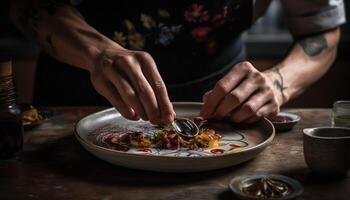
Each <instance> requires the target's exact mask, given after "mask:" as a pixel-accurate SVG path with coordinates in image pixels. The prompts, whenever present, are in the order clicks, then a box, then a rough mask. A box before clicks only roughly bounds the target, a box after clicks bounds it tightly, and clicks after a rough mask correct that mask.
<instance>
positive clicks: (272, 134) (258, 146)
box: [74, 102, 276, 159]
mask: <svg viewBox="0 0 350 200" xmlns="http://www.w3.org/2000/svg"><path fill="white" fill-rule="evenodd" d="M171 103H172V105H173V106H176V105H194V106H200V105H203V103H202V102H171ZM110 110H115V111H116V112H117V114H120V113H119V111H118V110H116V109H115V108H114V107H111V108H107V109H104V110H101V111H98V112H95V113H91V114H89V115H87V116H85V117H83V118H81V119H80V120H79V121H78V122H77V123H75V124H74V136H75V137H76V138H77V140H78V141H79V142H80V143H84V144H85V145H87V146H89V147H92V148H95V149H98V150H101V151H107V152H111V153H115V154H119V155H121V156H125V155H126V156H135V157H142V158H145V157H155V158H172V159H174V158H176V159H191V158H196V159H207V158H219V157H226V156H231V155H233V154H238V153H242V152H247V151H253V150H256V149H260V148H261V147H264V146H266V147H267V146H268V145H269V144H271V143H272V141H273V139H274V138H275V135H276V130H275V127H274V126H273V124H272V122H271V121H270V120H269V119H267V118H266V117H263V118H262V119H263V120H265V121H266V122H267V123H268V124H269V125H270V127H271V128H272V133H271V135H270V136H269V137H268V138H267V139H266V140H264V141H263V142H262V143H260V144H258V145H255V146H252V147H249V148H246V149H244V151H238V152H235V151H232V152H229V153H224V154H218V155H210V156H199V157H181V156H169V155H153V154H135V153H129V152H121V151H116V150H113V149H108V148H106V147H101V146H98V145H96V144H93V143H91V142H88V141H86V140H85V139H83V138H82V137H81V136H80V135H79V133H78V130H77V129H78V128H77V127H78V125H79V124H80V123H82V121H83V120H85V119H86V118H88V117H90V116H92V115H95V114H96V115H97V114H100V113H102V112H108V111H110Z"/></svg>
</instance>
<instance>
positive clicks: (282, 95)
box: [263, 67, 289, 106]
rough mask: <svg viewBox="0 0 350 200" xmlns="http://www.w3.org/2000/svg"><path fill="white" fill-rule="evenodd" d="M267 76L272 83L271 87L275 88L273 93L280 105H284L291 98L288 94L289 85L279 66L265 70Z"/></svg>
mask: <svg viewBox="0 0 350 200" xmlns="http://www.w3.org/2000/svg"><path fill="white" fill-rule="evenodd" d="M263 73H264V74H265V75H266V77H267V78H268V81H269V82H270V84H271V86H272V87H271V88H272V90H273V93H274V95H275V97H276V100H277V102H278V104H279V106H282V105H283V104H285V103H286V102H288V100H289V95H288V89H289V88H288V86H287V85H286V83H285V81H284V78H283V75H282V74H281V72H280V71H279V69H278V68H277V67H274V68H272V69H269V70H267V71H265V72H263Z"/></svg>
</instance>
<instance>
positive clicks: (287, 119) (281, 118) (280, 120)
mask: <svg viewBox="0 0 350 200" xmlns="http://www.w3.org/2000/svg"><path fill="white" fill-rule="evenodd" d="M271 121H272V122H278V123H285V122H291V121H293V119H292V118H291V117H288V116H282V115H277V116H275V117H272V118H271Z"/></svg>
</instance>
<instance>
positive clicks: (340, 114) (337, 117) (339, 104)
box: [332, 101, 350, 128]
mask: <svg viewBox="0 0 350 200" xmlns="http://www.w3.org/2000/svg"><path fill="white" fill-rule="evenodd" d="M332 124H333V126H337V127H348V128H350V101H336V102H335V103H334V104H333V122H332Z"/></svg>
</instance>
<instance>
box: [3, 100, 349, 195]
mask: <svg viewBox="0 0 350 200" xmlns="http://www.w3.org/2000/svg"><path fill="white" fill-rule="evenodd" d="M42 109H44V110H47V111H50V112H52V114H53V115H52V117H51V118H50V119H49V120H47V121H45V122H44V123H43V124H42V125H40V126H37V127H33V128H32V129H30V130H27V131H25V133H24V143H25V144H24V148H23V151H22V152H21V153H20V154H19V155H18V156H16V157H14V158H12V159H9V160H0V199H1V200H7V199H49V200H55V199H64V200H66V199H101V200H109V199H117V200H163V199H164V200H194V199H200V200H209V199H210V200H212V199H214V200H216V199H217V200H235V199H237V198H236V197H235V196H234V195H233V194H232V193H231V191H230V190H229V189H228V183H229V182H230V180H231V179H232V178H233V177H235V176H238V175H241V174H245V173H250V172H258V171H263V172H270V173H279V174H283V175H287V176H290V177H292V178H295V179H297V180H299V181H300V182H301V183H302V185H303V186H304V189H305V190H304V193H303V194H302V196H301V197H299V198H298V199H311V200H312V199H315V200H326V199H327V200H328V199H329V200H349V199H350V175H349V174H348V176H345V177H342V178H337V179H325V178H322V177H319V176H318V175H316V174H313V173H312V172H311V171H310V170H309V169H308V168H307V166H306V164H305V161H304V157H303V147H302V145H303V141H302V129H304V128H308V127H316V126H329V125H330V124H331V110H330V109H289V110H287V111H289V112H293V113H296V114H298V115H300V116H301V121H300V122H299V123H298V124H297V125H296V126H295V127H294V129H293V130H291V131H288V132H283V133H277V135H276V137H275V139H274V141H273V144H272V145H271V146H269V147H268V148H267V149H266V150H265V151H263V153H261V154H260V155H259V156H258V157H257V158H255V159H253V160H251V161H248V162H246V163H243V164H240V165H238V166H234V167H230V168H225V169H221V170H215V171H209V172H200V173H187V174H174V173H157V172H149V171H140V170H133V169H127V168H124V167H119V166H114V165H111V164H109V163H107V162H104V161H102V160H99V159H98V158H95V157H94V156H92V155H91V154H89V153H88V152H87V151H86V150H84V149H83V147H82V146H81V145H80V144H79V143H78V141H77V140H76V139H75V138H74V136H73V131H74V125H75V123H76V122H77V121H78V120H79V119H81V118H82V117H84V116H86V115H88V114H90V113H93V112H96V111H99V110H102V109H104V108H102V107H46V108H42Z"/></svg>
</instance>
